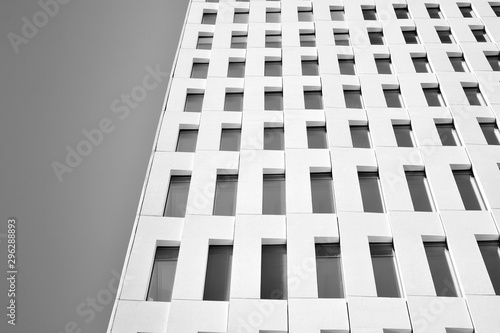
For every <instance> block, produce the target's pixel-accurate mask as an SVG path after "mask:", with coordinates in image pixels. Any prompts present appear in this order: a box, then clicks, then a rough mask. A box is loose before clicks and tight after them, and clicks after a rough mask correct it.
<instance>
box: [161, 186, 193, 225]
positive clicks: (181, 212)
mask: <svg viewBox="0 0 500 333" xmlns="http://www.w3.org/2000/svg"><path fill="white" fill-rule="evenodd" d="M190 184H191V176H171V177H170V185H169V187H168V193H167V203H166V205H165V213H164V214H163V216H168V217H184V216H185V215H186V205H187V198H188V193H189V185H190Z"/></svg>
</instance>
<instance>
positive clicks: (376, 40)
mask: <svg viewBox="0 0 500 333" xmlns="http://www.w3.org/2000/svg"><path fill="white" fill-rule="evenodd" d="M368 38H369V39H370V44H371V45H384V34H383V33H382V31H372V32H368Z"/></svg>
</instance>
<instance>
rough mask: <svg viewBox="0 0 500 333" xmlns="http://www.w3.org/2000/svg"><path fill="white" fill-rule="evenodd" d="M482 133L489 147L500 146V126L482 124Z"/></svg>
mask: <svg viewBox="0 0 500 333" xmlns="http://www.w3.org/2000/svg"><path fill="white" fill-rule="evenodd" d="M479 126H481V131H483V135H484V138H485V139H486V142H487V143H488V144H489V145H494V146H498V145H500V133H499V131H498V126H497V124H495V123H481V124H479Z"/></svg>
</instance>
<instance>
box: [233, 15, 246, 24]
mask: <svg viewBox="0 0 500 333" xmlns="http://www.w3.org/2000/svg"><path fill="white" fill-rule="evenodd" d="M233 23H248V13H234V20H233Z"/></svg>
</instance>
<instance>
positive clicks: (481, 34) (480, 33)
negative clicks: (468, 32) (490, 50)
mask: <svg viewBox="0 0 500 333" xmlns="http://www.w3.org/2000/svg"><path fill="white" fill-rule="evenodd" d="M472 34H473V35H474V37H476V41H478V42H480V43H486V42H489V41H490V39H489V38H488V35H487V34H486V31H484V29H472Z"/></svg>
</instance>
